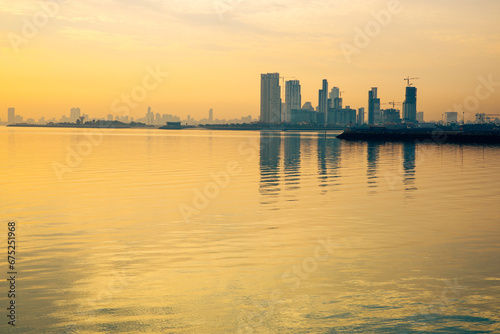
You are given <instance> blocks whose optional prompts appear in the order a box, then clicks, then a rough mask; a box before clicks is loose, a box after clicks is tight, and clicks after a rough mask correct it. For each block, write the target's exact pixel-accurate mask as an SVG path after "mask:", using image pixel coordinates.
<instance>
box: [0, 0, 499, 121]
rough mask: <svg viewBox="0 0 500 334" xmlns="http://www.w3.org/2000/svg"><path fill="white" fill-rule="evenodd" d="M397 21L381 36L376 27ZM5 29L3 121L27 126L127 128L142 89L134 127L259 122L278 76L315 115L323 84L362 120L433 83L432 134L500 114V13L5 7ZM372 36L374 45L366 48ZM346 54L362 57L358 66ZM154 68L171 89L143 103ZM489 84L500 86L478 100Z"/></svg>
mask: <svg viewBox="0 0 500 334" xmlns="http://www.w3.org/2000/svg"><path fill="white" fill-rule="evenodd" d="M40 3H44V4H45V6H46V7H47V8H49V9H50V8H52V10H53V11H52V12H51V10H48V12H49V13H50V14H52V13H55V15H51V16H53V17H48V15H46V14H44V11H43V9H42V7H41V5H40ZM388 8H390V9H392V13H391V12H387V13H389V15H388V16H387V15H385V16H384V19H383V20H380V21H382V23H378V22H377V21H376V19H375V17H374V14H373V13H374V12H380V11H382V10H385V11H387V10H388ZM33 20H35V25H38V27H36V26H35V28H36V30H33V29H29V28H27V26H29V23H26V22H33ZM0 22H1V24H0V27H1V32H0V33H1V34H2V36H3V38H1V39H0V48H1V55H0V57H1V62H0V64H1V65H0V71H1V76H0V84H1V88H2V89H1V91H2V95H1V99H0V108H1V110H0V118H2V120H4V121H5V120H6V118H7V108H9V107H16V111H17V113H19V114H21V115H23V116H24V117H25V119H26V118H29V117H32V118H36V119H37V118H38V117H40V116H42V115H44V116H46V117H58V118H59V117H60V116H61V115H62V114H67V115H69V110H70V108H72V107H79V108H81V110H82V112H84V113H87V114H90V115H91V116H105V115H107V114H110V113H112V114H113V113H115V114H116V110H117V109H116V106H118V105H120V104H121V102H120V99H121V96H122V95H123V94H131V92H132V91H134V89H135V93H136V95H135V96H138V97H140V99H142V98H144V100H142V101H137V102H139V103H137V106H136V105H135V102H136V101H135V100H132V101H131V102H132V103H131V105H133V107H130V108H128V109H130V115H131V116H133V117H142V116H143V115H144V114H145V112H146V109H147V106H149V105H150V106H152V108H153V110H154V111H155V112H159V113H170V114H177V115H179V116H182V117H186V116H187V115H188V114H189V115H191V116H193V117H195V118H201V117H206V116H207V113H208V110H209V109H210V108H214V110H215V116H216V117H220V118H233V117H238V118H239V117H241V116H246V115H250V114H251V115H252V116H254V117H257V116H258V115H259V99H260V74H261V73H266V72H279V73H280V74H282V75H284V76H286V77H289V78H291V77H295V78H296V79H299V80H300V81H301V84H302V92H303V94H302V101H303V102H305V101H311V102H312V104H313V105H314V106H316V105H317V104H318V89H320V88H321V80H322V79H328V81H329V83H330V86H337V87H340V88H341V90H342V91H344V93H343V97H344V105H350V106H351V107H354V108H359V107H366V106H367V102H368V101H367V100H368V90H369V89H370V87H372V86H377V87H379V95H380V98H381V99H382V102H389V101H393V100H396V101H403V99H404V89H405V85H406V83H405V82H404V81H403V78H404V77H406V76H408V75H410V76H416V77H419V78H420V79H419V80H416V81H415V85H416V86H417V87H418V110H419V111H424V112H426V120H430V119H441V114H442V113H443V112H444V111H447V110H449V109H451V108H452V107H453V105H454V104H463V103H464V101H465V103H466V104H468V107H467V109H468V110H469V111H470V112H469V113H470V116H469V118H470V119H472V118H473V114H475V113H476V112H479V111H481V112H486V113H497V112H498V113H500V24H499V22H500V1H498V0H476V1H470V0H467V1H466V0H440V1H430V0H420V1H416V0H413V1H412V0H401V1H379V0H369V1H368V0H337V1H322V0H265V1H264V0H220V1H219V0H217V1H214V0H182V1H181V0H99V1H97V0H86V1H83V0H65V1H63V0H61V1H59V2H56V1H54V0H44V1H41V2H40V1H31V0H19V1H15V2H14V1H10V0H9V1H7V0H0ZM366 29H368V31H369V35H371V36H368V38H365V39H363V38H360V37H359V36H358V38H357V39H356V37H357V35H359V33H358V32H359V31H360V30H366ZM342 47H344V48H346V47H349V48H351V49H350V50H351V51H352V50H353V49H352V48H357V52H356V54H351V56H350V57H346V55H345V53H344V52H343V51H342ZM16 49H17V51H16ZM148 67H149V68H151V69H154V68H160V69H161V71H163V72H168V76H166V77H165V78H164V79H162V78H161V77H160V79H162V80H163V81H162V82H161V83H159V85H156V84H155V82H154V81H153V80H149V79H148V80H147V85H146V86H147V88H148V90H147V96H144V97H142V96H141V95H140V94H139V95H137V94H138V93H140V92H141V89H140V87H141V86H144V85H143V80H144V78H145V77H146V76H147V75H149V74H148V70H147V68H148ZM480 76H482V77H483V78H484V80H485V81H488V76H492V77H491V78H492V80H493V81H494V82H499V84H497V85H496V86H495V85H489V87H483V88H480V89H479V90H477V87H478V86H479V85H480V81H479V80H478V77H480ZM156 86H157V87H156ZM488 88H489V89H490V91H488ZM144 91H145V90H144V89H143V90H142V92H144ZM117 99H118V100H117ZM136 100H137V99H136ZM478 102H479V106H478ZM113 103H115V105H114V107H113V106H112V105H113ZM383 107H389V105H383ZM477 108H479V109H477Z"/></svg>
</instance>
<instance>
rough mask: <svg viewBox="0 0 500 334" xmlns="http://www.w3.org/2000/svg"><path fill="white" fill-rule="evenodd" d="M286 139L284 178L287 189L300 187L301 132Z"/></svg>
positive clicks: (284, 139) (287, 136)
mask: <svg viewBox="0 0 500 334" xmlns="http://www.w3.org/2000/svg"><path fill="white" fill-rule="evenodd" d="M283 141H284V150H285V158H284V164H285V167H284V179H285V186H286V190H297V189H300V134H290V135H286V136H285V137H284V138H283Z"/></svg>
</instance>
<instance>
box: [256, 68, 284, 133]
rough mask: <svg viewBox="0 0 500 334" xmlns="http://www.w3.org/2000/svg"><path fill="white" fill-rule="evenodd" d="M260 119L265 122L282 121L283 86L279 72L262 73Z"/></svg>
mask: <svg viewBox="0 0 500 334" xmlns="http://www.w3.org/2000/svg"><path fill="white" fill-rule="evenodd" d="M260 121H261V122H263V123H280V122H281V87H280V75H279V73H267V74H261V79H260Z"/></svg>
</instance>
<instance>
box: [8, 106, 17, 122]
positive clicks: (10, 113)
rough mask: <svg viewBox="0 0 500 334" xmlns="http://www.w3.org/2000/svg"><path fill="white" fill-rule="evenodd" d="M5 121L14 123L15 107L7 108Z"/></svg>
mask: <svg viewBox="0 0 500 334" xmlns="http://www.w3.org/2000/svg"><path fill="white" fill-rule="evenodd" d="M7 122H8V123H9V124H14V123H15V122H16V109H15V108H9V111H8V119H7Z"/></svg>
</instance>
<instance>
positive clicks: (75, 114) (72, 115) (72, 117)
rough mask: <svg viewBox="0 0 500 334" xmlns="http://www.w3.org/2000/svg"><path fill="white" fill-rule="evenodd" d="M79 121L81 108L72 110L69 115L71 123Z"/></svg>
mask: <svg viewBox="0 0 500 334" xmlns="http://www.w3.org/2000/svg"><path fill="white" fill-rule="evenodd" d="M78 119H80V108H71V111H70V114H69V120H70V122H73V123H75V122H76V121H77V120H78Z"/></svg>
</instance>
